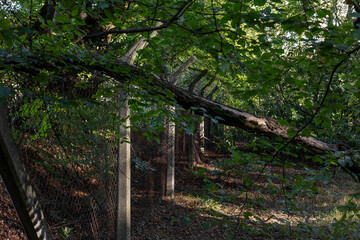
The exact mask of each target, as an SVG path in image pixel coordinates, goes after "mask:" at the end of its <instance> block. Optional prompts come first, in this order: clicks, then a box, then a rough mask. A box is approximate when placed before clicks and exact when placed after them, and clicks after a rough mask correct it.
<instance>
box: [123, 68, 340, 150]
mask: <svg viewBox="0 0 360 240" xmlns="http://www.w3.org/2000/svg"><path fill="white" fill-rule="evenodd" d="M137 70H139V69H137ZM141 75H144V73H141ZM151 75H152V77H153V79H152V81H151V83H150V84H151V85H156V86H159V87H160V88H162V89H168V90H170V91H171V92H172V93H173V94H174V99H175V100H176V102H177V103H178V104H180V105H182V106H183V107H184V108H190V107H196V109H194V111H195V112H196V113H197V114H199V115H202V114H204V112H203V109H205V110H206V113H207V114H209V115H211V116H213V117H215V116H218V117H220V118H219V119H218V121H219V123H223V124H225V125H228V126H235V127H239V128H241V129H244V130H246V131H249V132H254V133H259V134H261V135H264V136H267V137H271V138H275V137H281V138H283V139H285V140H287V139H291V137H290V136H289V135H288V134H287V131H288V130H289V129H290V128H289V127H287V126H283V125H281V124H279V123H278V121H277V120H275V119H273V118H269V117H265V116H260V115H255V114H251V113H248V112H245V111H243V110H241V109H236V108H233V107H229V106H226V105H224V104H221V103H217V102H213V101H210V100H208V99H205V98H202V97H199V96H197V95H194V94H191V93H189V92H188V91H186V90H183V89H181V88H179V87H176V86H174V85H172V84H171V83H169V82H167V81H165V80H163V79H161V78H160V77H158V76H157V75H155V74H151ZM147 77H148V76H147ZM119 80H121V79H119ZM149 91H153V90H152V89H150V90H149ZM156 93H158V92H156ZM293 143H296V144H300V145H302V146H303V147H304V148H306V149H307V150H308V151H309V152H310V153H313V154H325V153H327V152H329V151H335V149H334V146H333V145H331V144H328V143H325V142H323V141H321V140H319V139H317V138H314V137H304V136H297V137H295V138H294V139H293Z"/></svg>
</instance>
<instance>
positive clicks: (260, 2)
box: [254, 0, 266, 6]
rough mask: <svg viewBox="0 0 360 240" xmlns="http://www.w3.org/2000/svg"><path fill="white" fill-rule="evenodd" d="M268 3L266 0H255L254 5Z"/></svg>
mask: <svg viewBox="0 0 360 240" xmlns="http://www.w3.org/2000/svg"><path fill="white" fill-rule="evenodd" d="M265 3H266V1H265V0H254V5H255V6H264V5H265Z"/></svg>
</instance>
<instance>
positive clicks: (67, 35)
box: [65, 33, 74, 40]
mask: <svg viewBox="0 0 360 240" xmlns="http://www.w3.org/2000/svg"><path fill="white" fill-rule="evenodd" d="M65 37H66V38H67V39H69V40H72V39H74V34H73V33H67V34H66V35H65Z"/></svg>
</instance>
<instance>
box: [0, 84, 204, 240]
mask: <svg viewBox="0 0 360 240" xmlns="http://www.w3.org/2000/svg"><path fill="white" fill-rule="evenodd" d="M104 88H105V87H104ZM65 90H66V91H69V89H65ZM65 90H64V91H65ZM97 90H100V86H98V89H97ZM77 92H78V93H77V94H80V95H81V96H82V97H83V99H82V100H81V101H80V102H76V103H75V104H72V103H71V102H70V103H69V102H62V101H59V100H54V99H47V98H46V97H43V98H39V97H32V96H31V95H30V96H29V95H27V96H25V95H21V94H19V95H16V96H15V97H14V98H13V99H12V100H11V101H8V108H9V124H10V126H11V128H12V132H13V136H14V139H15V141H16V143H17V145H18V149H19V151H20V154H21V157H22V160H23V162H24V164H25V166H26V169H27V171H28V173H29V175H30V178H31V181H32V185H33V186H34V188H35V190H36V193H37V196H38V198H39V200H40V204H41V208H42V210H43V212H44V215H45V219H46V220H47V223H48V225H49V228H50V231H51V234H52V236H53V237H54V238H55V239H113V238H114V237H115V229H116V227H115V226H116V202H117V199H116V196H117V158H118V143H119V142H118V139H119V124H121V119H119V117H118V112H119V109H120V107H121V104H122V103H121V101H120V100H119V99H118V98H117V97H114V96H112V97H106V96H105V95H104V96H98V98H99V99H100V101H99V102H98V103H97V104H94V103H91V101H87V99H91V96H92V95H93V94H94V93H95V92H94V89H92V88H89V89H86V88H83V89H78V90H77ZM146 108H148V109H150V108H151V107H150V108H149V106H146ZM153 108H156V106H155V107H153ZM139 111H143V110H141V109H140V110H139ZM133 114H137V113H136V111H135V112H133ZM158 118H159V120H158V122H161V123H162V122H163V118H164V117H163V116H159V117H158ZM151 121H155V120H154V119H153V120H151ZM146 124H149V123H144V122H140V123H137V124H136V126H133V127H134V129H133V130H132V134H131V135H132V136H131V144H132V170H131V171H132V179H131V181H132V215H133V216H134V217H133V220H132V225H133V229H135V231H137V230H136V229H137V228H139V227H141V226H140V225H139V224H138V223H137V221H134V219H139V218H141V217H142V216H143V214H144V211H147V210H149V209H151V206H152V205H154V202H155V201H156V200H157V199H161V197H162V196H163V195H164V193H165V184H166V162H167V159H166V153H164V149H163V148H164V146H166V143H164V142H163V141H166V139H165V138H163V136H162V135H161V134H160V136H159V139H161V140H162V141H161V142H157V141H148V139H147V138H146V137H144V136H142V134H143V133H144V131H146V129H148V126H146ZM135 131H136V132H135ZM176 135H177V138H176V159H177V162H176V176H177V178H183V179H186V174H184V173H183V169H184V168H186V167H187V166H188V160H187V155H188V153H187V152H188V151H189V150H188V149H187V147H186V141H188V140H187V139H188V137H187V136H186V134H185V133H184V131H181V129H177V134H176ZM198 151H199V149H195V152H198ZM196 154H197V155H198V153H195V155H196ZM195 157H196V156H195ZM0 183H1V189H2V190H3V191H4V189H5V188H4V186H3V183H2V182H0ZM1 189H0V190H1ZM7 199H8V201H9V198H8V197H7ZM3 206H4V205H3ZM6 207H7V211H13V212H15V211H14V209H13V208H12V206H11V204H8V205H7V206H6ZM12 221H14V222H16V224H17V225H18V226H17V227H16V228H15V229H17V230H16V231H15V232H13V233H12V234H8V236H11V238H10V239H25V238H26V237H25V234H24V232H23V231H22V229H21V227H20V225H21V224H20V222H19V220H18V219H15V220H12ZM0 224H1V222H0ZM134 236H137V235H136V234H134Z"/></svg>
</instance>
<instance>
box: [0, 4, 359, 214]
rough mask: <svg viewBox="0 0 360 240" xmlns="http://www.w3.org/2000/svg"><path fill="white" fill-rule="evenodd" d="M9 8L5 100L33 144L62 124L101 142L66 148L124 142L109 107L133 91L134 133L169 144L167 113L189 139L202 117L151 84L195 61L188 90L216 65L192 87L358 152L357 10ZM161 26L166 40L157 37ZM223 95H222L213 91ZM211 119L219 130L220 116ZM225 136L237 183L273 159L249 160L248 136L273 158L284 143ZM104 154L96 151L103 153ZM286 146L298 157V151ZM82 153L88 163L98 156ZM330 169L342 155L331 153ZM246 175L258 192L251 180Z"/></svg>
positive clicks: (5, 10) (3, 34)
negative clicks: (68, 118) (37, 120)
mask: <svg viewBox="0 0 360 240" xmlns="http://www.w3.org/2000/svg"><path fill="white" fill-rule="evenodd" d="M0 2H1V6H0V97H1V101H4V100H5V101H8V102H9V104H12V105H13V106H16V108H17V109H20V110H19V111H17V112H10V115H11V116H12V118H13V120H14V119H16V121H19V122H16V121H15V120H14V121H15V122H13V126H15V127H14V129H13V130H14V134H15V136H16V137H17V138H19V139H20V138H21V136H17V135H16V134H17V133H18V131H24V129H27V131H28V132H32V133H34V137H35V138H36V137H38V136H40V135H41V136H42V137H44V136H47V135H48V134H52V133H53V132H54V126H55V128H56V131H57V132H59V133H65V132H67V131H72V127H71V126H75V125H78V126H79V129H80V130H81V131H88V132H91V133H94V132H96V134H97V136H98V137H99V138H96V139H91V138H87V139H86V140H84V139H83V137H82V136H80V135H76V132H75V133H74V132H73V133H72V135H71V137H69V139H63V140H64V142H65V143H66V144H68V145H66V146H64V147H65V148H66V149H69V150H71V151H74V152H75V151H78V150H79V149H81V148H82V147H83V146H92V145H98V146H101V144H102V143H103V142H104V141H105V140H104V139H108V138H110V137H117V136H116V135H114V134H115V133H114V132H115V130H116V128H117V127H118V124H119V122H121V121H123V120H121V119H118V118H117V111H118V106H111V103H112V102H113V101H114V99H115V100H116V98H117V96H118V92H119V90H124V89H125V90H126V91H127V92H128V93H129V94H130V96H131V100H130V107H131V109H132V113H133V114H132V115H131V121H132V123H133V126H132V127H133V128H134V130H136V129H137V130H139V129H141V131H142V133H143V134H144V135H145V136H146V137H147V138H148V139H149V140H156V141H157V142H160V138H159V137H158V135H159V133H161V131H163V130H164V127H163V123H164V122H163V120H164V117H167V118H170V119H172V121H173V122H175V123H176V124H177V125H178V126H181V127H182V128H184V129H186V130H187V133H191V132H192V131H193V130H194V127H193V125H192V123H194V120H199V119H198V118H197V117H193V116H190V115H187V116H180V114H177V113H172V112H171V111H169V109H168V108H167V106H168V105H176V104H177V103H176V102H175V101H174V93H172V92H171V91H170V90H168V89H162V88H161V87H159V86H157V85H156V84H154V79H155V77H154V75H156V76H160V77H161V79H162V80H169V79H170V76H171V75H172V73H174V72H175V71H176V70H177V69H178V68H179V67H180V66H181V65H182V64H183V63H184V62H185V61H186V60H187V59H188V58H189V57H191V56H196V58H197V60H196V61H195V63H194V64H193V65H192V66H191V67H190V68H189V70H188V71H187V72H185V73H184V74H183V75H182V76H181V78H180V79H179V81H178V83H177V86H179V87H181V88H183V89H187V88H188V86H189V84H191V83H192V82H193V80H194V79H195V78H196V76H198V75H199V74H200V73H201V72H203V71H204V70H207V73H206V75H205V77H203V78H202V79H201V80H200V82H199V83H198V84H197V85H196V87H195V89H194V93H195V94H197V95H201V96H203V97H207V96H208V95H209V94H210V93H211V94H210V95H211V97H212V100H214V101H216V102H221V103H223V104H226V105H228V106H231V107H234V108H238V109H242V110H244V111H247V112H252V113H255V114H258V115H263V116H268V117H271V118H275V119H278V120H279V122H280V123H281V124H283V125H286V126H292V127H296V128H298V129H302V132H301V134H302V135H303V136H305V137H310V136H313V137H316V138H319V139H322V140H324V141H325V142H329V143H339V142H343V143H344V144H346V146H348V147H350V148H355V149H356V148H359V146H360V144H359V142H360V102H359V98H360V79H359V74H360V67H359V50H360V45H359V39H360V28H358V27H357V25H356V20H358V18H359V17H360V13H358V12H356V11H355V10H354V8H353V7H352V5H349V4H347V3H346V2H348V1H344V0H331V1H323V0H312V1H310V0H301V1H295V0H287V1H280V0H270V1H265V0H198V1H193V0H186V1H171V0H156V1H155V0H142V1H137V0H134V1H132V0H131V1H123V0H112V1H105V0H91V1H82V0H79V1H75V0H64V1H53V0H46V1H38V0H34V1H24V0H18V1H8V0H0ZM355 2H357V1H355ZM353 20H355V23H353ZM154 31H157V33H158V34H157V35H156V36H151V37H150V35H151V33H152V32H154ZM141 37H144V38H145V39H146V41H147V43H148V46H147V47H146V48H144V49H142V50H141V51H139V52H138V57H137V59H136V61H135V63H134V65H133V64H127V63H125V62H124V61H123V60H122V57H123V56H124V54H126V53H127V52H128V50H129V48H130V47H131V46H133V44H134V43H136V41H138V40H139V39H140V38H141ZM214 88H218V90H217V91H215V92H211V91H212V90H213V89H214ZM208 98H210V97H209V96H208ZM94 105H102V106H105V109H104V110H102V111H107V113H110V117H108V119H106V121H109V122H111V123H112V125H111V126H112V128H111V127H110V126H109V125H107V126H104V127H99V126H101V124H102V123H103V122H104V119H103V115H102V112H97V111H96V110H94V109H91V107H92V106H94ZM85 106H86V107H89V108H85ZM188 107H189V109H191V107H193V108H192V110H195V108H196V107H197V106H188ZM179 108H181V107H180V106H179ZM204 113H205V115H206V110H204ZM61 114H64V115H66V114H76V115H78V116H79V118H81V119H83V121H82V122H81V123H78V122H76V121H74V122H61V121H60V120H56V119H57V118H56V117H53V120H52V118H51V116H56V115H61ZM35 116H36V117H41V118H42V119H43V120H42V123H41V125H38V126H34V125H32V124H31V121H29V120H31V119H32V118H33V117H35ZM206 116H208V115H206ZM208 117H211V119H212V122H213V123H215V124H217V123H218V118H217V116H208ZM51 121H53V122H51ZM85 122H86V124H84V123H85ZM81 128H84V129H81ZM144 129H145V131H144ZM222 129H223V128H222ZM56 131H55V132H56ZM139 131H140V130H139ZM144 132H145V133H144ZM223 132H224V133H223V135H222V136H220V137H219V141H220V144H219V146H218V148H219V149H222V150H226V151H227V150H229V149H230V150H231V151H232V156H233V157H232V159H231V160H228V161H223V162H219V163H218V164H220V165H221V167H223V168H224V169H225V170H224V171H225V172H226V174H229V176H230V175H231V176H232V175H233V174H239V173H238V172H237V170H236V169H242V170H241V171H242V172H241V174H242V175H244V174H245V171H246V169H247V167H248V166H249V165H252V164H254V165H255V164H260V165H261V166H267V163H265V162H266V161H272V162H274V161H273V160H274V159H271V157H270V158H267V157H264V156H262V157H259V156H258V155H256V154H255V155H252V154H246V153H241V154H240V155H241V157H240V155H239V153H238V152H236V148H235V146H234V142H236V141H238V140H239V139H245V138H246V139H247V140H249V139H251V140H253V141H252V142H251V144H253V145H252V147H254V146H255V148H256V147H258V146H259V145H260V146H261V147H262V148H263V149H265V151H268V152H269V151H273V150H278V149H279V148H280V147H279V146H278V143H273V142H275V141H277V140H279V139H276V140H275V139H270V142H271V144H269V142H268V140H266V141H265V142H264V140H263V139H262V138H260V140H259V137H258V136H256V137H254V135H250V134H248V133H244V132H243V131H240V130H238V129H234V128H228V129H226V131H223ZM247 134H248V135H247ZM288 134H289V135H294V134H296V131H293V132H291V131H290V132H288ZM70 139H71V140H72V141H73V143H70ZM19 141H20V140H19ZM259 142H260V143H259ZM278 142H280V140H279V141H278ZM282 146H283V145H282ZM104 148H105V147H102V148H101V149H102V151H99V152H96V153H95V155H99V156H100V155H101V154H104V153H103V151H105V150H104ZM283 150H284V151H288V152H287V154H293V155H294V152H293V150H294V149H283ZM71 151H70V152H69V153H70V155H74V156H77V155H76V154H75V153H74V154H73V153H72V152H71ZM295 156H296V154H295ZM77 157H78V161H79V162H81V163H82V162H86V161H87V160H88V159H90V158H91V157H94V154H93V155H91V156H90V155H89V156H88V155H87V154H86V153H84V154H83V155H78V156H77ZM95 157H96V156H95ZM259 159H260V160H259ZM277 160H278V161H279V163H282V164H283V165H284V161H282V160H281V159H277ZM315 160H317V161H320V162H323V160H324V159H322V158H315ZM89 161H90V160H89ZM275 162H276V161H275ZM327 163H329V164H331V163H336V159H332V158H328V159H327ZM65 164H66V162H65ZM340 164H341V163H340ZM324 165H326V164H324ZM244 169H245V170H244ZM259 171H262V170H261V167H260V169H259ZM234 172H235V173H234ZM197 174H198V173H197ZM245 175H246V174H245ZM319 179H320V180H324V179H321V177H319V178H318V179H316V180H313V181H312V180H308V179H300V178H299V179H297V180H296V182H295V185H296V184H298V185H297V186H295V187H298V189H300V188H301V189H302V188H308V187H309V189H311V188H312V184H313V183H314V182H316V181H317V180H319ZM243 180H244V181H245V185H247V186H248V187H251V186H252V181H251V180H249V179H248V178H246V177H244V179H243ZM247 181H248V182H247ZM324 181H325V180H324ZM210 182H211V181H210ZM206 183H207V186H208V188H209V189H210V188H211V189H212V190H214V191H215V190H216V188H215V187H214V185H213V184H212V183H209V182H206ZM299 191H300V190H299ZM314 191H315V190H314ZM290 197H291V196H290ZM351 211H353V212H354V214H355V213H356V214H357V212H358V210H356V209H351Z"/></svg>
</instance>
